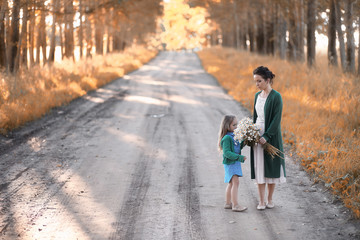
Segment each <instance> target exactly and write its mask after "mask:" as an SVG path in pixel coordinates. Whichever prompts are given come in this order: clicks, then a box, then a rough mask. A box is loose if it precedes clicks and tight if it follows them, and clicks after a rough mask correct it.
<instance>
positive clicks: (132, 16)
mask: <svg viewBox="0 0 360 240" xmlns="http://www.w3.org/2000/svg"><path fill="white" fill-rule="evenodd" d="M359 25H360V1H359V0H339V1H336V0H287V1H285V0H164V1H162V0H136V1H135V0H133V1H130V0H1V1H0V68H1V72H0V77H1V81H0V89H1V94H0V131H1V133H2V134H4V135H5V136H6V135H9V134H11V131H12V130H13V129H15V128H17V127H20V126H22V125H23V124H25V123H26V122H28V121H32V120H34V119H36V118H39V117H41V116H42V115H44V114H45V113H47V112H48V111H49V110H50V109H52V108H53V107H56V106H61V105H63V104H67V103H68V102H70V101H71V100H73V99H75V98H77V97H79V96H82V95H84V94H86V92H88V91H90V90H93V89H96V88H98V87H100V86H102V85H104V84H106V83H108V82H110V81H112V80H114V79H116V78H118V77H121V76H123V75H124V74H126V73H127V72H129V71H133V70H135V69H137V68H139V67H140V66H141V65H142V64H144V63H146V62H147V61H149V60H150V59H152V58H153V57H155V56H156V54H157V52H158V51H162V50H170V51H197V52H198V56H199V57H200V59H201V61H202V63H203V66H204V67H205V69H206V70H207V71H208V72H209V73H210V74H212V75H214V76H215V77H216V78H217V79H218V81H219V82H220V83H221V84H222V86H223V87H224V88H225V89H227V90H228V91H229V94H231V95H232V96H234V98H235V99H236V100H238V101H240V102H241V103H242V104H243V105H244V106H245V107H247V108H248V109H249V110H250V111H252V108H253V102H252V99H253V95H254V93H255V91H256V88H255V86H254V84H253V82H252V70H253V69H254V68H256V67H257V66H258V65H266V66H268V67H269V68H270V69H271V70H272V71H273V72H274V73H275V74H276V79H275V83H274V88H275V89H276V90H278V91H279V92H281V94H282V96H283V101H284V111H283V120H282V127H283V132H284V139H285V142H286V143H288V145H289V146H291V151H289V152H290V153H294V154H295V155H296V159H298V161H299V163H300V164H302V165H303V166H304V168H305V169H306V170H307V171H308V172H309V173H310V175H311V176H312V177H313V179H314V181H315V182H319V181H320V182H323V183H324V184H325V186H326V187H327V188H328V189H329V190H331V191H332V192H333V193H334V200H336V199H341V200H342V201H343V202H344V204H345V205H346V206H347V207H348V208H350V209H352V211H353V213H354V216H355V217H357V218H360V140H359V131H360V88H359V82H360V58H359V55H360V48H359V39H360V31H359ZM356 60H357V61H356ZM295 155H294V156H295Z"/></svg>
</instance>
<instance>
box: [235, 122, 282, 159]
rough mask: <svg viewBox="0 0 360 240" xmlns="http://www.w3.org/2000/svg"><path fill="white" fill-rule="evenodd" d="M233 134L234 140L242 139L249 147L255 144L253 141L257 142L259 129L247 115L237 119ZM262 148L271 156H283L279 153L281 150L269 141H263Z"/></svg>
mask: <svg viewBox="0 0 360 240" xmlns="http://www.w3.org/2000/svg"><path fill="white" fill-rule="evenodd" d="M234 135H235V136H234V140H238V141H239V142H241V141H244V144H245V145H247V146H250V147H253V146H255V143H258V142H259V139H260V138H261V136H260V129H259V128H258V127H257V126H256V124H255V123H253V121H252V120H251V119H250V118H248V117H247V118H243V119H241V120H240V121H239V123H238V125H237V128H236V129H235V130H234ZM263 148H264V150H265V151H266V152H267V153H269V154H270V156H271V158H274V157H275V156H278V157H281V158H283V157H282V156H281V155H280V153H282V152H281V151H280V150H279V149H277V148H276V147H274V146H273V145H271V144H270V143H265V144H264V145H263Z"/></svg>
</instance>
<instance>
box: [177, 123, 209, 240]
mask: <svg viewBox="0 0 360 240" xmlns="http://www.w3.org/2000/svg"><path fill="white" fill-rule="evenodd" d="M178 125H179V126H180V129H181V130H180V132H182V133H183V134H184V137H183V138H182V139H188V140H187V141H186V155H185V158H184V161H183V162H182V170H181V175H180V178H179V185H178V190H177V192H178V194H179V196H180V199H181V200H182V203H181V205H184V206H185V214H186V223H185V224H186V227H187V229H186V232H187V234H188V235H189V236H187V238H189V239H207V238H206V235H205V231H204V229H203V227H202V226H203V224H202V222H201V212H200V198H199V193H198V190H197V180H196V165H195V164H194V162H193V159H194V157H195V156H194V153H193V149H192V148H191V146H192V142H191V139H190V137H189V136H188V134H187V129H186V126H185V124H184V120H183V119H182V117H180V120H179V121H178ZM179 221H181V220H180V219H179V218H177V217H175V219H174V226H176V225H177V223H178V222H179ZM182 237H183V236H177V231H176V229H174V231H173V239H182Z"/></svg>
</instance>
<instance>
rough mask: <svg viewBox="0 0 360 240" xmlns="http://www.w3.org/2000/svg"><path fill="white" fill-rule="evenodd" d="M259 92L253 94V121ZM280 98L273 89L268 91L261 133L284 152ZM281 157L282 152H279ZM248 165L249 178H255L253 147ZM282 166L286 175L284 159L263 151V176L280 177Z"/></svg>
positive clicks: (281, 103) (255, 116)
mask: <svg viewBox="0 0 360 240" xmlns="http://www.w3.org/2000/svg"><path fill="white" fill-rule="evenodd" d="M259 94H260V92H257V93H256V94H255V102H254V115H253V121H254V123H255V122H256V119H257V113H256V109H255V104H256V100H257V98H258V96H259ZM282 106H283V102H282V98H281V95H280V93H278V92H277V91H275V90H271V92H270V93H269V95H268V97H267V99H266V102H265V107H264V112H265V132H264V134H263V135H262V137H264V138H265V139H266V141H267V142H268V143H270V144H271V145H273V146H274V147H276V148H277V149H279V150H280V151H282V152H284V150H283V143H282V136H281V125H280V122H281V113H282ZM280 155H281V156H282V157H284V156H283V154H280ZM250 158H251V161H250V165H251V178H252V179H255V169H254V149H253V148H251V153H250ZM281 165H282V166H283V169H284V176H286V172H285V161H284V159H282V158H280V157H278V156H275V157H274V159H272V158H271V156H270V155H269V154H268V153H267V152H266V151H264V168H265V177H267V178H280V166H281Z"/></svg>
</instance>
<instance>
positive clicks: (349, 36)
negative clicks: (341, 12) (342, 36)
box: [345, 0, 355, 73]
mask: <svg viewBox="0 0 360 240" xmlns="http://www.w3.org/2000/svg"><path fill="white" fill-rule="evenodd" d="M345 5H346V9H345V19H346V21H345V22H346V63H347V64H346V70H347V72H351V73H355V40H354V28H353V22H354V21H353V19H352V16H353V10H354V6H353V5H354V1H353V0H347V1H346V4H345Z"/></svg>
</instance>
